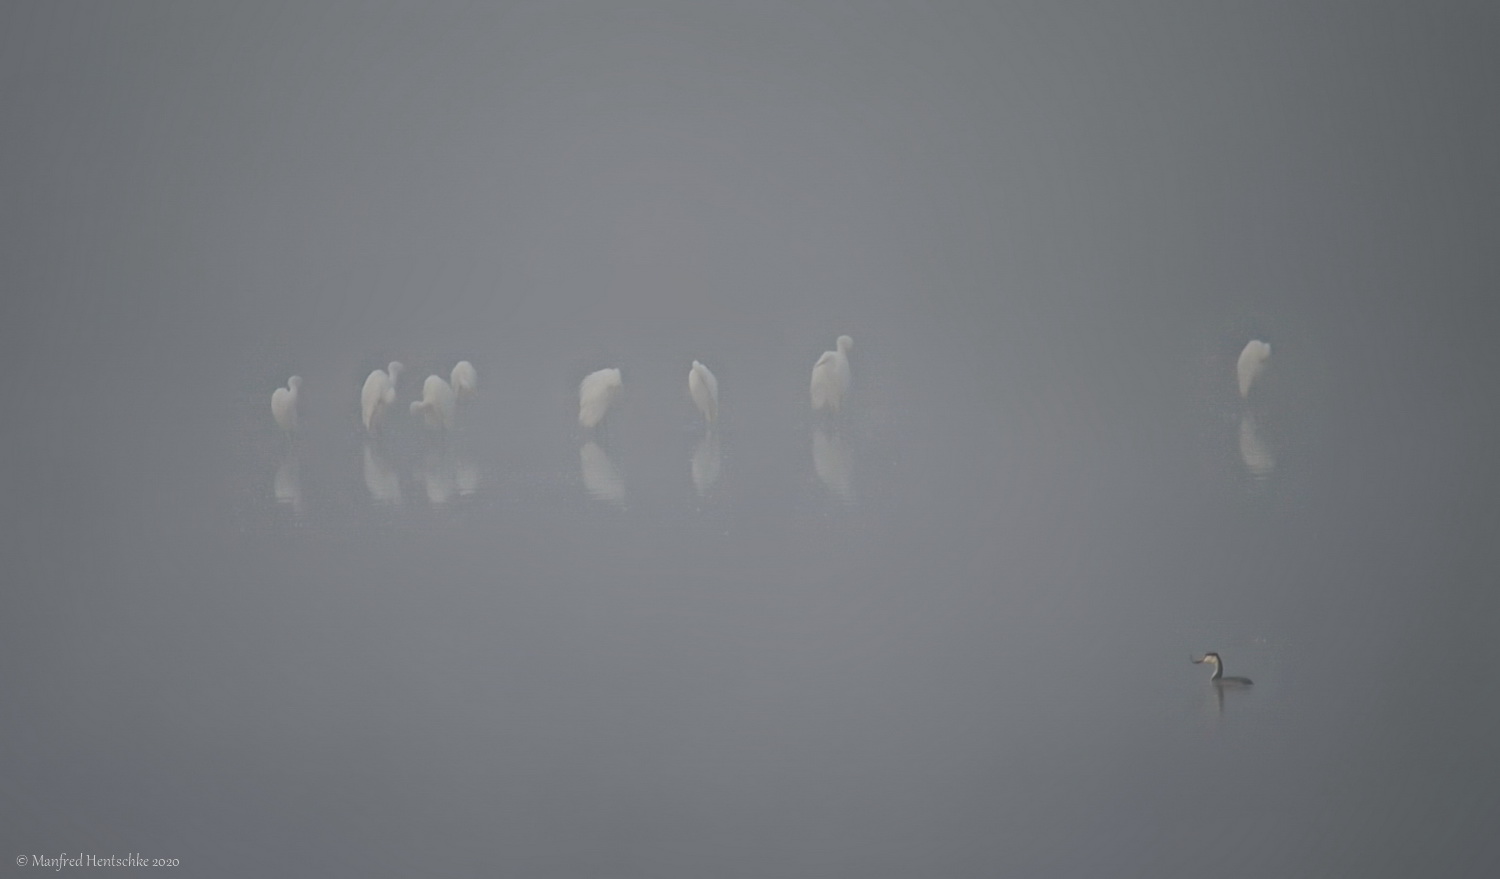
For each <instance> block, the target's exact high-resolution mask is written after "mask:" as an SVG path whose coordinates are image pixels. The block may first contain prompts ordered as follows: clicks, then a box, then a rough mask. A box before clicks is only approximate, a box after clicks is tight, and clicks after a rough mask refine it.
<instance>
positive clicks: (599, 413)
mask: <svg viewBox="0 0 1500 879" xmlns="http://www.w3.org/2000/svg"><path fill="white" fill-rule="evenodd" d="M620 387H621V382H620V371H619V370H618V369H601V370H599V371H598V372H591V373H589V374H588V375H587V376H585V377H584V379H583V381H582V382H580V383H579V385H578V423H579V424H581V425H583V426H584V427H588V428H592V427H594V426H595V425H597V424H598V423H599V422H600V421H603V420H604V413H605V412H607V411H609V404H610V403H611V402H613V401H614V399H615V397H616V396H617V395H618V394H619V393H620Z"/></svg>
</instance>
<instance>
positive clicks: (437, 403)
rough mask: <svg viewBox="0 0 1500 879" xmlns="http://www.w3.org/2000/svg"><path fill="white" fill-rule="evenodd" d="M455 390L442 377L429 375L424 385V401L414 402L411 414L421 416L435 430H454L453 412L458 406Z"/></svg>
mask: <svg viewBox="0 0 1500 879" xmlns="http://www.w3.org/2000/svg"><path fill="white" fill-rule="evenodd" d="M457 399H458V398H457V396H456V395H455V394H454V393H453V388H451V387H449V385H448V383H447V382H445V381H443V377H442V376H440V375H429V376H428V377H427V381H425V382H423V383H422V399H420V400H413V401H412V404H411V414H413V415H421V416H422V418H423V420H424V422H425V423H426V424H427V426H428V427H430V428H432V429H433V430H438V429H441V430H452V429H453V410H454V409H455V408H456V406H457Z"/></svg>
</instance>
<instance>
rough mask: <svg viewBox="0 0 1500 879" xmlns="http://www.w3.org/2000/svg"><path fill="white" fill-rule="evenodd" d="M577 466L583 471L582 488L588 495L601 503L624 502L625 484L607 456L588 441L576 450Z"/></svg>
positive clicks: (597, 446) (592, 442)
mask: <svg viewBox="0 0 1500 879" xmlns="http://www.w3.org/2000/svg"><path fill="white" fill-rule="evenodd" d="M578 459H579V464H580V466H581V468H582V471H583V487H584V488H585V489H587V490H588V493H589V494H591V495H593V496H594V497H596V498H598V499H599V500H602V501H610V502H611V503H616V504H620V503H624V502H625V482H624V480H622V479H621V478H620V473H619V471H618V470H616V469H615V465H614V464H613V463H611V462H610V460H609V456H608V455H606V454H605V453H604V450H603V449H601V448H600V447H599V444H598V443H596V442H594V441H592V440H590V441H589V442H586V443H584V444H583V448H581V449H579V450H578Z"/></svg>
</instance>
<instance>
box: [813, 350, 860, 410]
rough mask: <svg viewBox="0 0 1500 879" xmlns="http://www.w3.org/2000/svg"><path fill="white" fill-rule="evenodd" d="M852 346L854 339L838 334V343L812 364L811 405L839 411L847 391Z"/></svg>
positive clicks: (816, 408) (816, 407)
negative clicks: (833, 348)
mask: <svg viewBox="0 0 1500 879" xmlns="http://www.w3.org/2000/svg"><path fill="white" fill-rule="evenodd" d="M853 348H854V340H853V339H851V338H849V337H848V336H839V340H838V344H837V345H836V346H835V350H833V351H824V352H823V356H822V357H819V358H818V362H817V363H816V364H814V365H813V371H812V407H813V410H814V411H816V410H818V409H823V408H828V409H832V410H833V411H835V412H837V411H839V407H840V406H842V405H843V403H844V395H845V394H846V393H848V392H849V352H850V351H851V350H852V349H853Z"/></svg>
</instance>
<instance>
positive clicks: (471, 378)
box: [448, 360, 479, 400]
mask: <svg viewBox="0 0 1500 879" xmlns="http://www.w3.org/2000/svg"><path fill="white" fill-rule="evenodd" d="M448 383H449V384H450V385H452V386H453V393H454V395H455V396H457V397H458V399H460V400H463V399H467V398H469V397H472V396H474V391H475V389H477V388H478V387H479V373H477V372H475V371H474V364H472V363H470V362H469V361H467V360H460V361H458V364H457V365H456V366H454V367H453V375H452V376H450V377H449V379H448Z"/></svg>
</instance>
